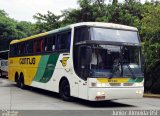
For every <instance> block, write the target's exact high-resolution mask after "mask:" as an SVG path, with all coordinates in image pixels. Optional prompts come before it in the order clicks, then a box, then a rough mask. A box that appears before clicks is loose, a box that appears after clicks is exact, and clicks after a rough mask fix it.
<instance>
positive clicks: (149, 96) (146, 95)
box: [143, 93, 160, 98]
mask: <svg viewBox="0 0 160 116" xmlns="http://www.w3.org/2000/svg"><path fill="white" fill-rule="evenodd" d="M143 97H148V98H160V94H146V93H145V94H144V95H143Z"/></svg>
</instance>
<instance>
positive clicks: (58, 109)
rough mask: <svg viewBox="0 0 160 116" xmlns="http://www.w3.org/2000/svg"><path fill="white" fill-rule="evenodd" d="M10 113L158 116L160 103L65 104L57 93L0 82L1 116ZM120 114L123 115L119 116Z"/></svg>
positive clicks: (24, 115) (28, 115) (26, 115)
mask: <svg viewBox="0 0 160 116" xmlns="http://www.w3.org/2000/svg"><path fill="white" fill-rule="evenodd" d="M8 111H15V112H9V113H10V114H11V113H16V112H17V113H18V115H17V116H21V115H22V116H32V115H33V116H36V115H37V116H39V115H42V116H43V115H48V116H50V115H53V113H54V114H55V115H56V116H58V115H59V116H63V115H64V116H75V115H76V116H82V115H86V116H103V115H104V116H107V115H118V116H119V115H120V114H123V113H125V111H127V113H126V115H129V113H130V112H129V111H146V112H145V113H147V112H148V114H149V113H151V111H152V113H154V115H155V116H156V115H157V116H158V115H159V114H160V99H159V98H142V99H121V100H113V101H102V102H88V101H86V100H81V99H74V101H72V102H67V101H63V100H62V99H61V98H60V97H59V95H58V94H57V93H53V92H49V91H45V90H41V89H36V88H30V87H28V88H27V89H26V90H22V89H20V88H18V87H16V86H15V83H13V82H10V81H8V80H7V79H4V78H0V112H1V113H0V116H1V115H2V116H5V113H8ZM114 111H115V112H114ZM117 111H120V112H118V114H116V113H117ZM121 111H124V112H121ZM143 113H144V112H143ZM156 113H157V114H156ZM3 114H4V115H3ZM124 115H125V114H124ZM154 115H153V116H154ZM15 116H16V115H15Z"/></svg>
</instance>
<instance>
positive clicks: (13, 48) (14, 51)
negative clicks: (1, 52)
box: [10, 44, 18, 56]
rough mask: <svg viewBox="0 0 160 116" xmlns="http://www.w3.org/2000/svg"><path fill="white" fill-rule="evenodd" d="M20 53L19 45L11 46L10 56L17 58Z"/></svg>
mask: <svg viewBox="0 0 160 116" xmlns="http://www.w3.org/2000/svg"><path fill="white" fill-rule="evenodd" d="M17 53H18V47H17V45H16V44H15V45H11V46H10V56H16V55H17Z"/></svg>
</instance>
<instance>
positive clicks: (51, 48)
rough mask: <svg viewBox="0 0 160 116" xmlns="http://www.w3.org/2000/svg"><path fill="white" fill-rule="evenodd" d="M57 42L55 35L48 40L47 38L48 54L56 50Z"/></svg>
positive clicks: (46, 48) (46, 47)
mask: <svg viewBox="0 0 160 116" xmlns="http://www.w3.org/2000/svg"><path fill="white" fill-rule="evenodd" d="M55 40H56V36H55V35H52V36H48V37H47V38H45V51H47V52H51V51H55V49H56V48H55Z"/></svg>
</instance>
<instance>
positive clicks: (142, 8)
mask: <svg viewBox="0 0 160 116" xmlns="http://www.w3.org/2000/svg"><path fill="white" fill-rule="evenodd" d="M136 1H137V0H125V2H124V3H118V0H113V2H112V4H105V0H78V4H79V8H77V9H66V10H64V11H62V14H61V15H55V14H54V13H53V12H51V11H48V13H47V14H41V13H37V14H35V15H34V16H33V17H34V19H35V20H36V23H34V24H33V23H30V22H26V21H21V22H18V21H16V20H14V19H11V18H10V17H9V16H8V15H7V13H6V12H5V11H3V10H0V50H5V49H8V45H9V42H10V41H11V40H13V39H20V38H23V37H27V36H30V35H33V34H37V33H41V32H45V31H49V30H52V29H56V28H59V27H62V26H65V25H68V24H72V23H77V22H86V21H98V22H110V23H119V24H124V25H130V26H134V27H137V28H138V29H139V34H140V37H141V41H142V46H143V54H144V59H145V62H144V74H145V91H146V92H152V93H160V3H159V2H154V0H152V2H146V3H145V4H141V3H140V2H136Z"/></svg>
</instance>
